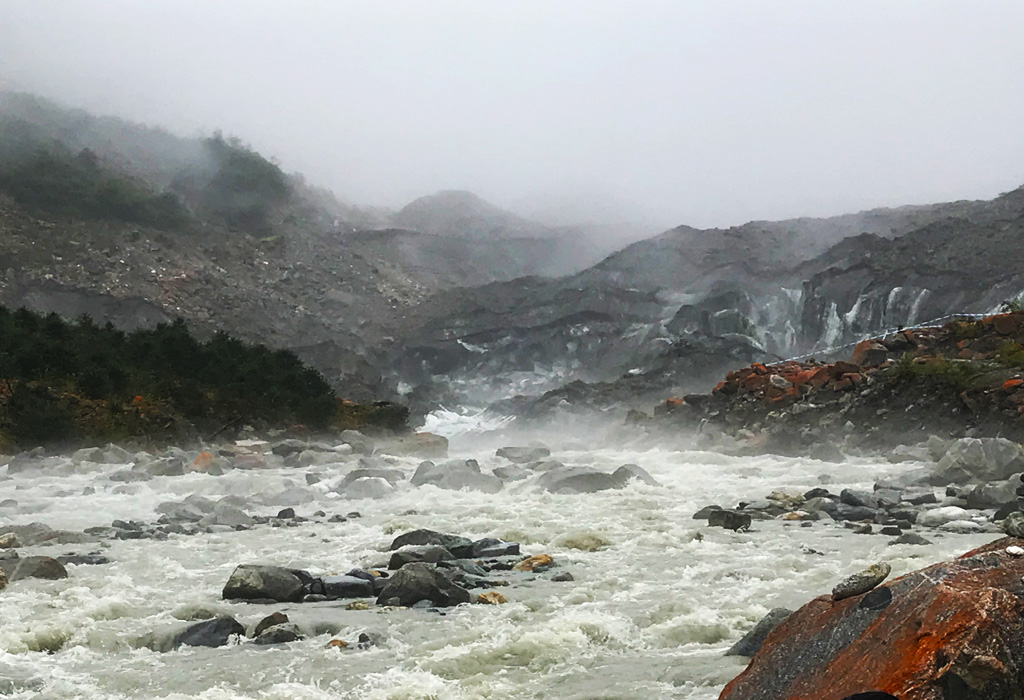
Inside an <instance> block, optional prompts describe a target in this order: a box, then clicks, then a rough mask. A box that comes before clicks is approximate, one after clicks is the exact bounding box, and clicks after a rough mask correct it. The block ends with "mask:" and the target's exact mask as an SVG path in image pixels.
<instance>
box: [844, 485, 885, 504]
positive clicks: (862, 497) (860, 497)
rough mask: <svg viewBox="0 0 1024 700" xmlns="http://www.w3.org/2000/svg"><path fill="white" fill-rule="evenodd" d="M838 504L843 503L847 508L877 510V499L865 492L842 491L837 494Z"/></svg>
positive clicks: (872, 494)
mask: <svg viewBox="0 0 1024 700" xmlns="http://www.w3.org/2000/svg"><path fill="white" fill-rule="evenodd" d="M839 502H840V503H845V504H846V505H848V506H855V507H864V508H877V507H878V499H877V498H876V497H875V494H874V493H869V492H867V491H857V490H855V489H843V490H842V491H841V492H840V493H839Z"/></svg>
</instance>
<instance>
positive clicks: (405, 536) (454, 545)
mask: <svg viewBox="0 0 1024 700" xmlns="http://www.w3.org/2000/svg"><path fill="white" fill-rule="evenodd" d="M427 544H435V545H438V546H440V547H444V548H445V549H447V550H448V551H449V552H451V553H452V554H454V555H455V556H456V557H458V558H460V559H461V558H463V557H473V556H476V555H475V554H473V540H471V539H469V538H468V537H460V536H459V535H448V534H445V533H443V532H437V531H436V530H427V529H420V530H410V531H409V532H405V533H402V534H401V535H399V536H398V537H396V538H395V539H394V540H392V542H391V546H390V547H389V548H388V549H391V550H395V549H401V548H402V547H408V546H409V545H427Z"/></svg>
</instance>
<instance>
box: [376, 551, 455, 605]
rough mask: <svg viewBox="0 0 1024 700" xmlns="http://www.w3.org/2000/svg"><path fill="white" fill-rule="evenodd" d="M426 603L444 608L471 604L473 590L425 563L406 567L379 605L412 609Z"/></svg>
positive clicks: (398, 574) (380, 599) (387, 589)
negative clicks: (462, 586) (416, 605)
mask: <svg viewBox="0 0 1024 700" xmlns="http://www.w3.org/2000/svg"><path fill="white" fill-rule="evenodd" d="M423 600H427V601H430V604H431V605H433V606H436V607H439V608H444V607H450V606H453V605H459V604H460V603H468V602H469V601H470V596H469V591H467V590H466V589H465V588H461V587H460V586H457V585H456V584H455V583H454V582H453V581H452V580H451V578H449V577H448V574H447V573H445V572H444V571H442V570H441V569H438V568H437V567H435V566H433V565H431V564H427V563H423V562H415V563H412V564H406V565H405V566H403V567H402V568H401V569H399V570H398V571H397V572H396V573H395V575H394V576H392V577H391V578H390V579H389V580H388V584H387V585H386V586H385V587H384V590H383V591H381V593H380V595H379V596H377V604H378V605H395V604H397V605H404V606H412V605H415V604H416V603H419V602H420V601H423Z"/></svg>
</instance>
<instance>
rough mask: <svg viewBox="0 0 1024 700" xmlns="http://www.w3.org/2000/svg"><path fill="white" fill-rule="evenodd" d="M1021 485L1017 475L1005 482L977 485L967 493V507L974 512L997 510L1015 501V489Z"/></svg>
mask: <svg viewBox="0 0 1024 700" xmlns="http://www.w3.org/2000/svg"><path fill="white" fill-rule="evenodd" d="M1020 485H1021V481H1020V478H1019V475H1016V474H1015V475H1014V476H1013V478H1011V479H1007V480H1006V481H991V482H989V483H987V484H978V485H977V486H975V487H974V488H973V489H972V490H970V491H968V493H967V507H968V508H974V509H975V510H983V509H985V508H999V507H1000V506H1003V505H1005V504H1007V503H1012V502H1014V501H1016V500H1017V487H1018V486H1020Z"/></svg>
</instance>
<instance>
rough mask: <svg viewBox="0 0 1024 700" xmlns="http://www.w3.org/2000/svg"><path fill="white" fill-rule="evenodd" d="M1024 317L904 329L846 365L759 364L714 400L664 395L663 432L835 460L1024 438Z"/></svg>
mask: <svg viewBox="0 0 1024 700" xmlns="http://www.w3.org/2000/svg"><path fill="white" fill-rule="evenodd" d="M1022 377H1024V312H1014V313H1006V314H999V315H994V316H988V317H985V318H981V319H978V320H962V321H955V322H952V323H949V324H946V325H944V326H941V327H932V328H921V329H916V330H913V331H911V330H904V331H902V332H899V333H894V334H892V335H889V336H885V337H882V338H878V339H875V340H868V341H864V342H862V343H860V344H858V345H857V347H856V348H855V350H854V353H853V355H852V357H851V358H850V360H849V361H837V362H833V363H830V364H826V363H822V362H818V361H816V360H813V359H812V360H808V361H805V362H783V363H779V364H775V365H764V364H761V363H754V364H752V365H750V366H749V367H746V368H743V369H741V370H737V371H733V372H729V373H728V374H727V375H726V377H725V379H724V380H723V381H722V382H720V383H719V384H718V385H717V386H716V387H715V388H714V389H713V390H712V391H711V393H710V394H696V395H690V396H686V397H684V398H681V399H668V400H666V401H665V402H664V403H662V404H661V406H660V407H659V409H658V410H657V411H656V412H655V414H656V419H657V421H656V422H658V423H660V424H661V426H660V427H661V428H662V429H667V430H670V431H671V430H677V429H680V428H685V429H689V430H692V431H693V432H695V433H700V434H702V435H703V436H704V438H705V439H707V440H710V441H724V442H725V443H727V444H730V445H731V446H732V448H733V449H736V450H738V451H740V452H744V451H751V452H759V451H768V452H780V453H790V454H794V453H800V454H808V453H810V454H818V455H820V456H822V457H826V456H835V455H838V454H841V451H843V450H845V451H858V450H863V449H873V448H887V447H892V446H893V445H905V444H911V443H914V442H916V441H923V440H925V439H927V438H928V437H930V436H936V435H938V436H943V437H962V436H968V437H1005V438H1010V439H1013V440H1017V441H1022V440H1024V378H1022Z"/></svg>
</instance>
